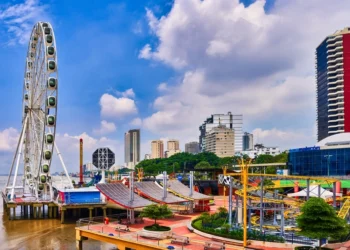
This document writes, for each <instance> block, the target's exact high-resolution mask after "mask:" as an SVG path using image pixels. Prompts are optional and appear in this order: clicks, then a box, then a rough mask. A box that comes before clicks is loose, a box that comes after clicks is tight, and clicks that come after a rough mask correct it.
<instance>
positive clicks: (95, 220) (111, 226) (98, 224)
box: [76, 213, 210, 250]
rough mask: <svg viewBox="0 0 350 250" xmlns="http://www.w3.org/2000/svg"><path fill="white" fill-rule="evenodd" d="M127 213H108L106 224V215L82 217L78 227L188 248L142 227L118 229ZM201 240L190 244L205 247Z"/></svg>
mask: <svg viewBox="0 0 350 250" xmlns="http://www.w3.org/2000/svg"><path fill="white" fill-rule="evenodd" d="M126 216H127V214H126V213H123V214H113V215H108V216H107V217H108V219H109V223H108V224H107V225H106V224H104V219H105V217H103V216H98V217H92V218H91V219H90V218H82V219H79V220H78V221H77V222H76V227H77V228H80V229H82V230H88V231H90V232H96V233H100V234H106V235H108V236H111V237H116V238H119V239H126V240H132V241H135V242H139V243H141V244H142V243H144V244H149V245H153V246H160V247H164V248H168V247H169V246H172V247H173V248H168V249H175V250H186V249H188V248H187V247H186V246H187V245H185V244H182V245H181V244H179V243H177V244H175V245H174V244H171V243H165V242H164V241H165V240H168V239H157V235H156V234H155V233H152V232H147V233H146V234H145V233H142V232H143V231H141V230H142V229H140V231H137V232H135V231H133V230H132V231H123V230H116V227H118V225H120V224H119V222H120V220H121V219H123V218H126ZM152 234H154V237H152ZM200 241H201V240H197V239H196V240H195V241H194V242H191V239H190V244H189V246H190V247H192V246H196V247H198V249H200V247H203V245H204V243H205V241H203V242H202V243H201V242H200ZM208 241H210V239H208Z"/></svg>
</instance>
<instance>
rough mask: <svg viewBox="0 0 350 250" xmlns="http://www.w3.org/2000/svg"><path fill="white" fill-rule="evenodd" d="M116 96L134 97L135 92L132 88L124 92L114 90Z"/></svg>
mask: <svg viewBox="0 0 350 250" xmlns="http://www.w3.org/2000/svg"><path fill="white" fill-rule="evenodd" d="M115 93H116V94H117V95H118V96H122V97H130V98H135V92H134V90H133V89H127V90H125V91H124V92H121V91H115Z"/></svg>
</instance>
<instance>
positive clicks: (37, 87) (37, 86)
mask: <svg viewBox="0 0 350 250" xmlns="http://www.w3.org/2000/svg"><path fill="white" fill-rule="evenodd" d="M44 62H45V60H42V63H41V64H40V71H39V75H36V76H35V77H36V80H35V82H34V87H35V88H34V96H33V100H34V98H35V101H34V102H33V105H34V106H35V107H36V106H37V105H36V104H37V101H38V100H39V98H40V97H41V95H42V94H43V93H44V91H41V90H43V84H42V83H41V81H40V80H41V79H42V78H41V77H42V75H43V74H44V73H43V71H42V70H43V67H44ZM38 91H39V93H38ZM37 95H38V97H37Z"/></svg>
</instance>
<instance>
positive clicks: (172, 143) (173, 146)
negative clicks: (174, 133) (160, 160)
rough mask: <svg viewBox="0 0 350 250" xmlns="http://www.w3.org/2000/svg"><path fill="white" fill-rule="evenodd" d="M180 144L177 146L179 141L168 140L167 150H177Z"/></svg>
mask: <svg viewBox="0 0 350 250" xmlns="http://www.w3.org/2000/svg"><path fill="white" fill-rule="evenodd" d="M179 149H180V146H179V141H178V140H169V141H168V143H167V150H168V151H171V150H179Z"/></svg>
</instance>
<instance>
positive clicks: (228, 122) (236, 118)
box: [199, 112, 243, 152]
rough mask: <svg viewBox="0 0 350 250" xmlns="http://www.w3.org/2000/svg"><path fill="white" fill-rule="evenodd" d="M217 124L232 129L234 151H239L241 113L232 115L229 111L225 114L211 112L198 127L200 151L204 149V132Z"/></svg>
mask: <svg viewBox="0 0 350 250" xmlns="http://www.w3.org/2000/svg"><path fill="white" fill-rule="evenodd" d="M219 125H222V126H225V127H226V128H229V129H231V130H233V131H234V137H235V141H234V147H235V148H234V151H235V152H240V151H242V150H243V142H242V141H243V130H242V127H243V115H233V114H232V113H231V112H228V113H227V114H213V115H211V117H209V118H207V119H206V120H205V121H204V123H203V124H202V125H201V126H200V127H199V131H200V135H199V148H200V151H201V152H204V151H206V142H205V136H206V134H207V133H208V132H209V131H210V130H212V129H213V128H215V127H218V126H219Z"/></svg>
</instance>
